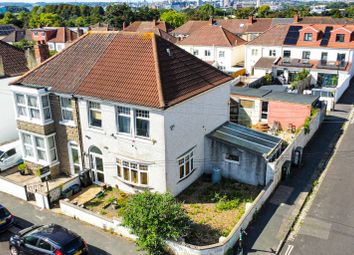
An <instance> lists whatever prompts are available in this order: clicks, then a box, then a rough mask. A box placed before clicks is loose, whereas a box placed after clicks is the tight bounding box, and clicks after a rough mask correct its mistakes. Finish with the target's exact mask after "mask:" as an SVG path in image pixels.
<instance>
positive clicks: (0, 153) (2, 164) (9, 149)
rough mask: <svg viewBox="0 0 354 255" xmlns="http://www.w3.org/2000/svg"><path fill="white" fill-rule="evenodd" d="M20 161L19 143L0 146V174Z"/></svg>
mask: <svg viewBox="0 0 354 255" xmlns="http://www.w3.org/2000/svg"><path fill="white" fill-rule="evenodd" d="M22 161H23V160H22V153H21V150H20V143H19V141H16V142H12V143H8V144H5V145H2V146H0V172H1V171H4V170H6V169H9V168H11V167H14V166H16V165H18V164H20V163H21V162H22Z"/></svg>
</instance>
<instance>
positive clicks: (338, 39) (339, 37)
mask: <svg viewBox="0 0 354 255" xmlns="http://www.w3.org/2000/svg"><path fill="white" fill-rule="evenodd" d="M344 38H345V35H344V34H336V42H344Z"/></svg>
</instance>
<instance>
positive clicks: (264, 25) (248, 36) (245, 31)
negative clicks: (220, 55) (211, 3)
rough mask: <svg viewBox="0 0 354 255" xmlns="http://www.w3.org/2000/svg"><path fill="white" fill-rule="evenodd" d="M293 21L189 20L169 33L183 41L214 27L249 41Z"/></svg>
mask: <svg viewBox="0 0 354 255" xmlns="http://www.w3.org/2000/svg"><path fill="white" fill-rule="evenodd" d="M292 22H293V19H288V18H273V19H272V18H255V17H253V16H250V17H249V18H248V19H212V18H210V19H209V20H208V21H201V20H189V21H187V22H186V23H185V24H183V25H182V26H180V27H178V28H176V29H175V30H173V31H172V32H171V34H172V35H173V36H175V37H176V38H178V39H180V40H183V39H185V38H187V37H189V36H191V35H192V34H193V33H195V32H197V31H198V30H200V29H201V28H203V27H205V26H208V25H216V26H221V27H223V28H225V29H226V30H228V31H230V32H231V33H233V34H235V35H237V36H239V37H241V38H242V39H244V40H246V41H251V40H253V39H254V38H256V37H258V36H259V35H260V34H262V33H264V32H265V31H267V30H268V29H270V28H271V27H273V26H275V25H278V24H290V23H292Z"/></svg>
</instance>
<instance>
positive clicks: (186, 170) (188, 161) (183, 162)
mask: <svg viewBox="0 0 354 255" xmlns="http://www.w3.org/2000/svg"><path fill="white" fill-rule="evenodd" d="M178 166H179V178H180V179H183V178H185V177H187V176H188V175H190V174H191V173H192V172H193V170H194V152H193V150H191V151H189V152H187V153H185V154H184V155H183V156H181V157H180V158H178Z"/></svg>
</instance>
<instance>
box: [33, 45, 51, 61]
mask: <svg viewBox="0 0 354 255" xmlns="http://www.w3.org/2000/svg"><path fill="white" fill-rule="evenodd" d="M33 49H34V56H35V58H36V61H37V64H38V65H39V64H40V63H42V62H44V61H45V60H46V59H48V58H49V47H48V44H45V43H44V42H43V41H42V42H38V43H37V44H36V45H34V47H33Z"/></svg>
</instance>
